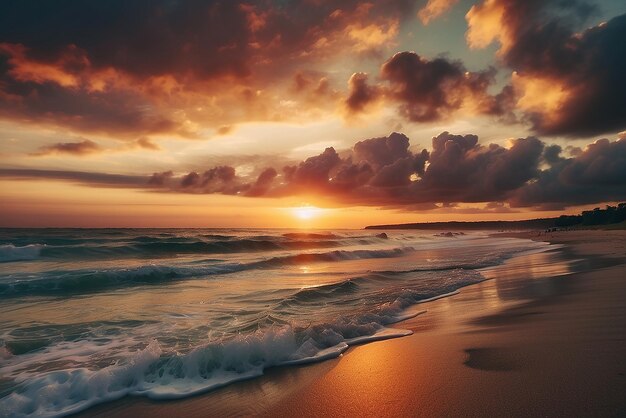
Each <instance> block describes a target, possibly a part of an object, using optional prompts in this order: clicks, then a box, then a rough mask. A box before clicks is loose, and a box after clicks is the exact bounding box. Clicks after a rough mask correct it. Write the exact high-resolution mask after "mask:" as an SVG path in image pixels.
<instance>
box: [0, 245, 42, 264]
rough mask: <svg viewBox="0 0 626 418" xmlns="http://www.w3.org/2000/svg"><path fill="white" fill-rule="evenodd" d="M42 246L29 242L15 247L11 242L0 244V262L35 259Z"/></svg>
mask: <svg viewBox="0 0 626 418" xmlns="http://www.w3.org/2000/svg"><path fill="white" fill-rule="evenodd" d="M44 247H45V246H44V245H42V244H30V245H25V246H23V247H16V246H15V245H13V244H5V245H0V262H2V263H6V262H9V261H23V260H35V259H37V258H39V255H40V254H41V250H42V249H43V248H44Z"/></svg>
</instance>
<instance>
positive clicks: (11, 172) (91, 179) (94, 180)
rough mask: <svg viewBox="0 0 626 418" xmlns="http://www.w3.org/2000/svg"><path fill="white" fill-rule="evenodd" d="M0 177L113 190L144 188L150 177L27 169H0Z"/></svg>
mask: <svg viewBox="0 0 626 418" xmlns="http://www.w3.org/2000/svg"><path fill="white" fill-rule="evenodd" d="M0 177H2V178H10V179H16V180H29V179H42V180H64V181H69V182H72V183H78V184H83V185H88V186H92V187H114V188H144V187H145V186H146V184H148V181H149V180H150V177H147V176H130V175H123V174H111V173H95V172H85V171H66V170H37V169H29V168H13V169H11V168H2V169H0Z"/></svg>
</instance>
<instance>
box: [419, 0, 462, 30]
mask: <svg viewBox="0 0 626 418" xmlns="http://www.w3.org/2000/svg"><path fill="white" fill-rule="evenodd" d="M458 1H459V0H428V3H426V5H425V6H424V7H422V8H421V9H420V10H419V12H417V17H419V19H420V20H421V21H422V23H423V24H424V25H428V24H429V23H430V22H431V21H433V20H435V19H436V18H438V17H439V16H441V15H443V14H444V13H446V12H447V11H448V10H450V9H451V8H452V6H454V5H455V4H456V3H458Z"/></svg>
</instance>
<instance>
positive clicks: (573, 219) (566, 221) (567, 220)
mask: <svg viewBox="0 0 626 418" xmlns="http://www.w3.org/2000/svg"><path fill="white" fill-rule="evenodd" d="M624 221H626V203H620V204H618V205H617V206H609V205H607V206H606V209H600V208H595V209H593V210H586V211H583V212H582V213H581V214H580V215H561V216H559V217H558V218H556V220H555V225H556V226H558V227H568V226H578V225H581V226H588V225H607V224H616V223H620V222H624Z"/></svg>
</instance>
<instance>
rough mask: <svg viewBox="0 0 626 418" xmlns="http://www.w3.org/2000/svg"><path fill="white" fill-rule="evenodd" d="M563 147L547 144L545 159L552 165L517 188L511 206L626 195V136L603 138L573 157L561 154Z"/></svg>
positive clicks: (572, 202)
mask: <svg viewBox="0 0 626 418" xmlns="http://www.w3.org/2000/svg"><path fill="white" fill-rule="evenodd" d="M560 151H561V150H560V148H559V147H555V146H551V147H547V148H546V151H545V152H544V159H545V160H546V162H548V163H549V164H550V168H548V169H546V170H543V171H541V172H540V173H539V174H538V175H537V177H536V178H535V181H533V182H532V183H528V184H525V185H524V186H523V187H520V188H519V189H518V190H516V191H515V192H514V193H513V195H512V196H511V198H510V202H511V205H512V206H514V207H528V206H537V207H548V208H551V209H559V208H563V207H565V206H568V205H576V204H586V203H599V202H605V201H620V200H624V199H626V140H625V139H619V140H617V141H614V142H610V141H609V140H608V139H600V140H598V141H596V142H595V143H593V144H591V145H589V146H587V148H586V149H585V150H583V151H582V152H581V153H580V154H578V155H576V156H575V157H571V158H564V157H562V156H560Z"/></svg>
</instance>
